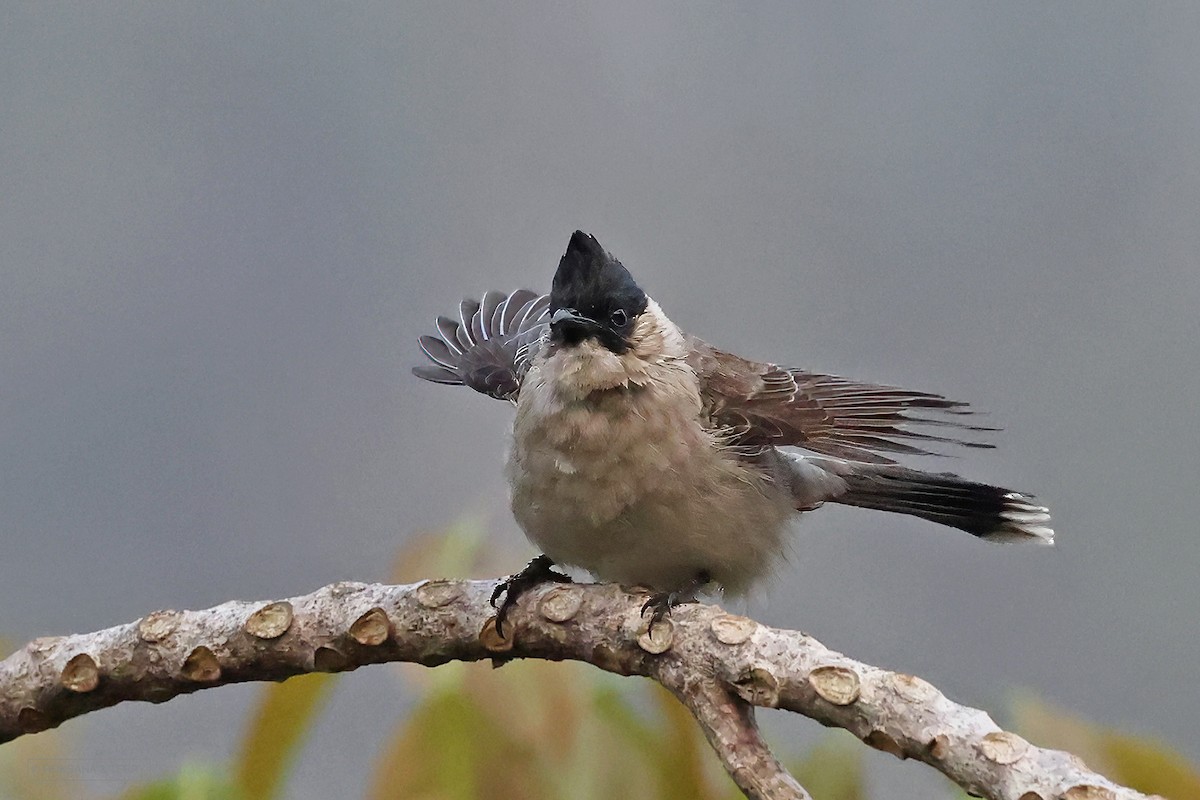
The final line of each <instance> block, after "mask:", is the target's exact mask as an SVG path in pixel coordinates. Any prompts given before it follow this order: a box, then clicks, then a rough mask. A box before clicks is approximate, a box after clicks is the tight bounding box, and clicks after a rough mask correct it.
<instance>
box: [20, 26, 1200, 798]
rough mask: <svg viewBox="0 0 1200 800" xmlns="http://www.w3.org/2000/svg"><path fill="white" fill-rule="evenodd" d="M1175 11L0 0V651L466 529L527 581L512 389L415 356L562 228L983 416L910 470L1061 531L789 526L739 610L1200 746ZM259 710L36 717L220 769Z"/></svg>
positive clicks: (841, 363)
mask: <svg viewBox="0 0 1200 800" xmlns="http://www.w3.org/2000/svg"><path fill="white" fill-rule="evenodd" d="M1198 40H1200V6H1197V5H1196V4H1191V3H1178V4H1173V5H1172V4H1168V3H1157V4H1153V5H1150V4H1146V5H1144V6H1143V5H1142V4H1123V3H1070V4H1067V3H1063V4H1055V5H1054V6H1053V7H1047V4H1043V3H1016V2H1013V3H1006V4H991V5H989V6H986V7H985V6H984V5H983V4H963V3H953V2H943V3H925V4H921V5H919V6H910V7H908V8H904V9H901V8H899V7H898V6H897V5H896V4H892V3H886V2H876V3H871V2H868V3H859V4H844V3H828V4H782V3H775V4H742V5H736V4H730V3H711V2H710V3H696V2H689V3H676V4H652V5H650V4H643V3H637V2H622V3H608V4H604V5H603V6H601V5H600V4H595V5H591V6H582V5H573V4H561V3H546V4H531V3H512V4H478V5H468V6H458V7H451V6H450V5H448V4H412V3H398V4H397V3H364V4H357V5H355V6H353V7H348V6H343V5H338V6H333V5H318V4H313V3H295V4H289V5H287V6H284V5H281V4H277V5H271V6H270V7H268V6H267V4H261V5H260V4H236V3H234V4H220V3H207V4H191V5H184V4H160V3H96V4H83V3H71V4H62V5H58V6H50V5H49V4H41V3H6V4H5V5H4V10H3V11H2V12H0V526H2V533H0V537H2V538H0V546H2V557H0V635H3V636H4V637H6V638H8V639H9V640H12V641H22V640H25V639H28V638H30V637H33V636H37V635H40V634H49V633H68V632H76V631H85V630H90V629H94V628H99V627H106V626H108V625H112V624H116V623H120V622H125V621H129V620H132V619H135V618H137V617H138V616H140V615H142V614H144V613H145V612H148V611H150V610H153V609H156V608H159V607H176V608H179V607H189V608H200V607H205V606H209V605H212V604H216V603H219V602H221V601H223V600H226V599H230V598H247V599H250V598H273V597H281V596H287V595H292V594H299V593H303V592H307V591H310V590H312V589H315V588H317V587H318V586H321V585H323V584H326V583H329V582H331V581H334V580H340V579H357V580H378V579H382V578H384V577H385V575H386V574H387V566H386V565H387V564H388V562H389V561H390V559H391V557H392V554H393V553H394V552H395V550H396V548H397V546H398V545H399V544H400V543H401V542H403V541H404V540H405V537H407V536H409V535H411V534H413V533H414V532H418V531H422V530H429V529H436V528H438V527H440V526H443V525H445V524H446V523H448V522H451V521H453V520H455V519H457V518H459V517H460V516H461V515H463V514H464V513H476V514H483V515H484V516H485V518H486V519H487V520H488V525H489V530H490V534H489V535H490V540H491V541H492V542H494V546H495V548H496V549H497V550H499V551H502V552H503V553H505V554H506V555H505V558H507V559H509V560H510V561H511V564H512V567H513V568H516V567H517V566H518V565H520V564H522V563H523V561H524V559H525V558H527V557H528V555H529V554H530V551H529V549H528V546H527V545H526V544H525V543H524V541H523V539H522V538H521V535H520V533H519V531H518V530H517V529H516V527H515V525H514V523H513V522H512V521H511V520H510V518H509V515H508V512H507V509H506V499H505V488H504V485H503V481H502V478H501V473H500V465H501V461H502V456H503V451H504V446H505V439H506V435H507V427H508V424H509V419H510V410H509V408H508V407H506V406H505V405H504V404H501V403H496V402H494V401H490V400H488V399H487V398H484V397H482V396H478V395H474V394H473V393H471V392H468V391H465V390H460V389H450V388H445V387H437V386H433V385H430V384H425V383H422V382H419V381H417V380H416V379H414V378H412V377H411V376H410V375H409V374H408V368H409V367H410V366H411V365H412V364H415V363H417V362H418V361H419V353H418V351H417V349H416V346H415V343H414V340H415V338H416V337H417V336H418V335H419V334H420V333H423V332H425V331H426V330H427V329H428V328H429V325H430V322H431V321H432V319H433V317H434V316H435V315H436V314H437V313H439V312H444V311H449V310H451V309H453V308H455V307H456V304H457V302H458V300H459V299H460V297H462V295H463V294H466V293H473V294H478V293H480V292H482V291H483V290H485V289H488V288H502V289H511V288H516V287H518V286H523V285H528V286H531V287H534V288H545V287H548V285H549V280H550V276H551V274H552V272H553V269H554V266H555V264H556V262H557V258H558V256H559V255H560V254H561V252H562V250H563V248H564V246H565V245H566V241H567V238H568V236H569V234H570V233H571V231H572V230H574V229H575V228H577V227H578V228H583V229H584V230H586V231H589V232H591V233H594V234H595V235H597V236H598V237H599V238H600V240H601V242H602V243H603V244H604V245H605V246H606V247H608V248H609V249H610V250H612V251H613V252H614V253H615V254H616V255H617V256H618V257H619V258H621V259H622V260H623V261H624V262H625V263H626V265H627V266H629V267H630V268H631V270H633V272H634V274H635V275H636V276H637V277H638V278H639V280H640V281H641V283H642V285H643V286H644V287H646V288H647V290H648V291H649V292H650V293H651V294H652V295H654V296H655V297H656V299H658V300H659V301H660V303H661V304H662V305H663V307H664V308H665V309H666V310H667V312H668V313H669V314H671V315H672V316H673V317H674V318H675V319H676V321H678V322H679V323H680V324H681V325H683V326H684V327H685V328H686V329H688V330H690V331H692V332H694V333H697V334H699V335H701V336H703V337H705V338H707V339H709V340H710V341H712V342H714V343H717V344H718V345H720V346H723V347H726V348H729V349H734V350H737V351H738V352H741V353H743V354H746V355H749V356H754V357H759V358H762V359H769V360H775V361H780V362H784V363H787V364H791V365H795V366H801V367H808V368H812V369H820V370H829V371H834V372H837V373H840V374H844V375H847V376H851V377H856V378H860V379H866V380H872V381H878V382H891V383H899V384H902V385H905V386H909V387H912V388H918V389H927V390H932V391H939V392H943V393H945V394H948V395H951V396H953V397H955V398H961V399H965V400H968V401H971V402H973V403H974V404H976V405H977V406H979V407H982V408H984V409H987V410H989V411H991V412H993V413H992V415H991V416H990V417H989V419H990V420H992V421H994V422H995V423H997V424H999V425H1002V426H1003V427H1004V428H1005V429H1006V430H1005V432H1004V433H1002V434H1000V437H999V439H998V443H999V444H1000V446H1001V447H1000V449H999V450H996V451H992V452H972V451H968V452H966V453H964V454H962V455H961V457H960V458H958V459H956V460H954V461H951V462H947V461H941V462H937V463H936V464H934V465H933V466H936V467H938V468H940V469H954V470H955V471H958V472H961V473H964V474H966V475H969V476H972V477H976V478H980V479H986V480H991V481H996V482H1001V483H1003V484H1005V485H1009V486H1012V487H1013V488H1018V489H1024V490H1028V491H1031V492H1034V493H1036V494H1037V495H1039V497H1041V498H1042V499H1043V500H1045V501H1046V502H1047V503H1048V504H1049V505H1050V506H1051V508H1052V510H1053V512H1054V514H1055V519H1056V523H1057V524H1056V528H1057V531H1058V537H1059V538H1058V540H1059V543H1060V544H1059V547H1058V548H1057V549H1055V550H1046V549H1039V548H1032V549H1028V548H1019V547H1001V546H987V545H984V544H981V543H979V542H977V541H975V540H973V539H971V538H970V537H968V536H965V535H961V534H956V533H953V532H948V531H946V530H945V529H940V528H938V527H936V526H934V525H931V524H928V523H922V522H920V521H915V520H908V519H901V518H895V517H890V516H883V515H877V514H874V513H872V512H866V511H854V510H842V509H825V510H822V511H821V512H819V513H817V514H812V515H809V516H807V517H806V518H805V520H804V522H803V523H802V524H801V525H800V526H799V527H798V530H797V535H796V548H795V557H794V558H793V559H792V562H791V564H790V565H789V566H788V567H786V568H785V569H783V570H781V572H780V574H779V576H778V577H777V578H776V579H775V580H774V581H772V582H771V584H770V585H768V586H766V587H764V589H763V590H762V591H761V592H759V593H758V594H757V595H755V596H754V597H753V598H751V599H750V600H749V602H748V603H746V604H744V605H743V606H742V607H743V608H744V609H745V610H748V611H750V612H751V613H753V614H755V615H756V616H758V617H759V618H761V619H763V620H764V621H767V622H770V623H772V624H776V625H782V626H787V627H796V628H803V629H804V630H806V631H809V632H811V633H813V634H814V635H816V636H817V637H818V638H820V639H821V640H823V641H824V642H826V643H827V644H829V645H830V646H832V647H835V648H837V649H841V650H844V651H846V652H848V653H851V654H853V655H855V656H856V657H859V658H862V659H864V660H868V661H871V662H874V663H878V664H881V665H885V666H889V667H892V668H895V669H901V670H905V671H910V672H915V673H918V674H921V675H923V676H925V677H926V678H928V679H930V680H932V681H933V682H935V683H936V684H938V685H939V686H940V687H941V688H943V689H944V690H945V691H946V692H947V693H948V694H950V695H951V696H952V697H954V698H955V699H958V700H960V701H964V702H968V703H972V704H982V705H985V706H988V707H990V708H995V709H997V711H998V712H999V711H1002V709H1003V707H1004V705H1005V702H1006V701H1007V699H1008V698H1009V697H1010V693H1011V692H1012V691H1013V690H1014V689H1017V688H1020V687H1024V688H1026V689H1028V690H1031V691H1032V692H1033V693H1035V694H1036V695H1038V696H1040V697H1042V698H1044V699H1046V700H1049V701H1051V702H1054V703H1057V704H1060V705H1062V706H1064V707H1067V708H1069V709H1071V710H1072V711H1073V712H1075V713H1078V714H1080V715H1082V716H1085V717H1087V718H1090V719H1093V720H1096V721H1100V722H1103V723H1108V724H1112V725H1117V726H1121V727H1122V728H1125V729H1127V730H1130V731H1132V732H1139V733H1148V734H1152V735H1155V736H1158V737H1161V738H1163V739H1166V740H1168V741H1170V742H1172V743H1173V744H1174V745H1175V746H1177V747H1179V748H1181V749H1182V750H1183V751H1184V752H1185V753H1187V754H1188V755H1189V756H1190V757H1192V758H1193V759H1200V740H1197V738H1196V737H1195V735H1194V734H1195V730H1196V728H1195V725H1196V723H1195V721H1196V719H1197V718H1200V692H1197V691H1196V690H1195V685H1194V670H1195V665H1196V663H1197V662H1198V661H1200V636H1198V635H1197V627H1198V619H1200V589H1198V583H1197V563H1198V560H1200V535H1197V522H1196V517H1197V515H1196V511H1195V496H1194V495H1195V492H1196V489H1197V487H1198V484H1200V481H1198V478H1200V448H1198V447H1197V439H1198V436H1197V434H1198V431H1200V424H1198V423H1197V421H1196V418H1195V416H1194V415H1193V409H1194V407H1195V398H1196V397H1197V395H1198V394H1200V369H1197V367H1200V357H1198V355H1197V344H1196V343H1197V339H1198V338H1200V323H1198V322H1197V314H1196V308H1197V305H1198V301H1200V258H1198V256H1197V253H1198V252H1200V224H1198V223H1200V146H1198V143H1200V49H1198V48H1197V46H1196V42H1197V41H1198ZM924 466H930V464H925V465H924ZM254 696H255V695H254V690H253V689H246V688H233V689H222V690H220V691H215V692H205V693H202V694H201V695H199V696H193V697H188V698H183V699H179V700H176V701H173V702H171V703H169V704H167V705H165V706H157V707H154V706H125V707H121V708H119V709H115V710H111V711H105V712H101V713H98V714H95V715H92V716H89V717H87V718H85V719H83V720H79V721H76V722H73V723H70V724H69V725H68V726H67V729H68V730H69V732H70V733H69V736H70V737H72V738H71V741H72V742H73V743H74V745H73V746H74V747H75V749H76V751H77V753H78V756H79V758H78V761H77V762H76V763H75V764H74V765H73V767H74V768H75V769H77V770H78V771H79V772H80V773H81V774H82V775H83V776H84V777H85V779H86V781H88V782H89V785H90V788H95V789H98V790H108V791H111V790H112V789H114V788H116V787H119V786H120V785H123V784H124V782H126V781H128V780H131V779H133V778H137V777H147V776H152V775H156V774H159V773H162V772H166V771H170V770H172V769H174V768H175V766H176V765H177V764H178V763H180V762H181V761H182V760H184V759H201V760H205V759H221V758H224V757H225V755H226V754H227V753H228V752H229V750H230V749H231V748H232V747H234V746H235V745H236V742H237V736H238V735H239V734H240V731H241V728H242V721H243V717H244V713H245V708H246V705H247V703H249V702H250V701H251V700H252V699H253V698H254ZM408 702H411V700H410V699H407V698H405V697H403V696H402V695H401V694H399V693H398V691H397V683H396V681H395V679H394V677H393V675H392V674H391V673H389V671H388V670H387V669H385V668H376V669H371V670H365V671H362V672H359V673H356V674H354V675H351V676H349V677H348V678H347V679H346V680H344V681H343V682H342V684H341V685H340V687H339V689H338V692H337V695H336V696H335V698H334V699H333V701H332V703H331V706H330V708H329V710H328V713H327V714H326V716H325V717H324V719H323V721H322V723H321V725H320V728H319V730H318V731H317V732H316V736H315V738H314V739H313V741H312V742H311V743H310V745H309V746H308V748H307V751H306V753H305V756H304V758H303V761H302V763H301V765H300V767H299V770H298V773H297V778H296V780H295V781H294V782H293V784H292V786H291V788H290V790H289V796H291V797H295V798H303V799H305V800H307V799H308V798H318V797H326V796H347V794H346V793H347V791H351V792H357V791H358V788H357V787H361V786H362V785H363V782H364V778H363V774H364V770H367V768H368V766H369V764H370V760H371V759H372V758H373V756H374V754H375V747H374V746H373V745H372V742H374V741H377V740H378V738H379V737H381V736H383V735H384V732H385V731H387V730H389V729H390V727H391V725H392V724H393V723H394V722H395V720H396V717H397V715H398V714H400V713H402V712H403V710H404V708H405V707H406V703H408ZM771 724H772V726H773V730H775V731H776V735H777V737H778V739H779V744H780V749H781V750H784V751H789V752H793V751H795V750H798V749H800V748H801V747H803V746H804V745H805V743H806V742H809V741H811V740H813V739H814V738H815V737H816V736H817V735H818V734H819V729H818V728H817V726H816V725H814V724H811V723H808V722H806V721H803V720H797V721H788V722H778V721H776V720H774V719H772V720H771ZM871 763H872V765H873V769H874V770H875V774H876V775H877V776H878V777H877V780H879V781H880V784H879V786H880V787H881V789H882V791H881V792H880V796H884V797H907V796H912V797H919V796H931V795H930V793H931V792H932V793H934V794H933V796H938V795H937V793H938V792H941V791H943V790H942V788H941V787H942V786H943V785H944V784H943V782H942V781H941V779H940V778H939V777H938V776H936V775H934V774H933V773H932V772H931V771H929V770H927V769H925V768H924V767H921V766H914V765H910V764H899V763H897V762H894V760H892V759H891V758H890V757H889V756H885V755H882V754H878V755H876V756H873V757H872V761H871ZM350 796H353V794H351V795H350Z"/></svg>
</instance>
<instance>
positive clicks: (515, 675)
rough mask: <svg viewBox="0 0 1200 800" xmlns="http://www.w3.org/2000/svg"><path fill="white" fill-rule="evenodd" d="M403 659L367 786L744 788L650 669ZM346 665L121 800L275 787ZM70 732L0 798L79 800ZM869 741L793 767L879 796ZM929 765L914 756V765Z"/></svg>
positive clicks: (1157, 776) (1070, 733)
mask: <svg viewBox="0 0 1200 800" xmlns="http://www.w3.org/2000/svg"><path fill="white" fill-rule="evenodd" d="M481 531H482V525H480V524H479V523H477V522H464V523H462V524H460V525H458V526H455V527H454V528H452V529H451V530H450V531H443V532H439V533H438V534H436V535H428V536H423V537H418V538H417V539H416V540H414V541H413V543H412V544H411V545H409V546H408V547H406V548H405V549H404V551H403V552H402V553H400V555H399V557H398V559H397V562H396V564H395V566H394V569H393V571H392V572H393V574H392V576H391V577H392V578H393V579H394V580H395V581H397V582H409V581H415V580H418V579H420V578H423V577H441V576H448V575H457V576H462V575H472V574H486V573H487V572H492V573H494V572H495V571H497V570H496V569H495V567H496V565H492V564H486V563H484V562H483V558H485V557H484V556H481V552H482V548H481V547H480V543H481V542H482V538H483V537H482V534H481ZM390 668H393V669H396V670H398V671H399V672H401V673H402V674H403V675H404V676H405V677H406V678H407V679H408V681H409V682H410V683H411V684H412V686H413V687H414V689H415V691H417V692H418V693H420V695H421V699H420V701H419V702H418V704H417V706H416V707H415V708H414V709H413V710H412V712H411V713H409V714H408V715H407V716H406V717H405V718H404V719H402V720H399V721H398V723H397V725H396V728H395V730H394V731H393V732H392V733H391V734H390V736H389V737H388V738H387V739H386V740H385V741H383V742H382V743H380V745H379V754H378V756H377V757H376V764H375V769H374V774H373V775H372V776H371V778H370V780H369V782H368V789H367V792H366V794H365V798H364V800H476V799H477V798H487V800H510V799H511V800H542V799H543V798H544V799H545V800H600V798H610V797H621V798H626V799H627V800H642V799H644V800H737V798H740V797H741V794H740V793H739V792H738V790H737V789H736V787H735V786H734V785H733V782H732V781H731V780H730V779H729V778H728V777H727V776H726V775H725V774H724V772H723V771H722V770H721V768H720V766H719V764H718V763H717V760H716V758H715V757H713V755H712V754H711V753H710V752H709V749H708V745H707V743H706V742H705V741H704V737H703V735H702V734H701V732H700V729H699V727H698V726H697V725H696V724H695V722H694V721H693V720H692V718H691V716H690V714H689V713H688V712H687V711H686V710H685V709H684V708H683V706H682V705H680V704H679V703H678V702H676V701H675V699H674V698H673V697H672V696H671V695H670V694H668V693H667V692H666V691H665V690H663V689H661V688H660V687H658V686H657V685H656V684H653V683H651V682H649V681H644V680H642V681H635V680H630V679H628V678H620V677H617V676H614V675H609V674H607V673H605V672H602V671H600V670H597V669H595V668H593V667H590V666H588V665H585V664H576V663H553V664H552V663H547V662H537V661H531V662H517V663H512V664H509V665H506V666H504V667H503V668H502V669H493V668H492V667H491V666H489V665H487V664H448V665H445V666H442V667H439V668H438V669H436V670H432V671H431V670H426V669H424V668H421V667H415V666H413V665H395V666H393V667H390ZM339 678H340V676H337V675H308V676H301V677H299V678H293V679H291V680H288V681H286V682H284V683H279V684H268V685H266V686H264V687H263V688H262V690H261V694H260V700H259V702H258V704H257V706H256V707H255V709H253V711H252V712H251V714H250V717H249V719H248V721H247V726H246V730H245V732H244V734H243V738H242V741H241V745H240V746H239V748H238V750H237V753H236V756H235V758H234V761H233V763H231V764H229V765H225V766H224V767H219V766H203V765H196V764H187V765H185V766H183V767H182V768H181V769H180V770H179V771H178V772H177V773H176V774H174V775H172V776H169V777H167V778H164V779H161V780H157V781H153V782H151V783H148V784H144V785H139V786H133V787H131V788H129V789H127V790H126V791H125V792H123V793H121V794H120V795H118V796H116V797H115V798H113V800H277V798H284V797H287V796H288V795H287V782H288V777H289V775H290V773H291V767H292V765H293V764H295V762H296V759H297V758H299V757H302V748H303V745H304V742H305V739H306V736H307V734H308V733H309V731H311V730H312V728H313V725H314V723H315V721H316V720H317V718H318V717H319V715H320V712H321V710H322V709H323V708H324V706H325V704H326V702H327V701H328V699H329V697H330V695H331V693H332V690H333V689H334V688H335V686H336V684H337V681H338V680H339ZM1013 711H1014V717H1015V723H1016V724H1015V728H1016V729H1017V730H1018V731H1020V732H1022V733H1023V734H1024V735H1026V736H1027V738H1029V739H1030V740H1032V741H1033V742H1035V743H1037V744H1039V745H1042V746H1045V747H1056V748H1060V749H1065V750H1069V751H1071V752H1073V753H1075V754H1077V755H1079V756H1080V757H1082V758H1083V759H1084V761H1086V762H1087V763H1088V764H1089V765H1090V766H1091V767H1092V768H1093V769H1096V770H1098V771H1099V772H1101V773H1103V774H1105V775H1107V776H1109V777H1110V778H1112V779H1113V780H1115V781H1117V782H1119V783H1123V784H1126V785H1130V786H1133V787H1135V788H1138V789H1140V790H1141V791H1143V792H1147V793H1156V794H1160V795H1162V796H1163V797H1166V798H1169V799H1170V800H1194V799H1195V798H1200V772H1198V771H1197V769H1196V768H1195V766H1193V765H1191V764H1189V763H1188V762H1187V761H1186V760H1185V759H1184V758H1183V757H1182V756H1181V755H1179V754H1178V753H1177V752H1175V751H1173V750H1172V749H1171V748H1169V747H1167V746H1166V745H1164V744H1163V743H1161V742H1157V741H1154V740H1151V739H1148V738H1141V737H1136V736H1130V735H1128V734H1122V733H1118V732H1116V731H1111V730H1107V729H1104V728H1101V727H1098V726H1094V725H1089V724H1087V723H1084V722H1081V721H1079V720H1077V719H1073V718H1071V717H1069V716H1068V715H1066V714H1064V713H1062V712H1060V711H1057V710H1054V709H1051V708H1049V707H1048V706H1045V705H1043V704H1041V703H1038V702H1037V701H1035V700H1032V699H1029V698H1020V699H1018V700H1017V701H1016V702H1015V703H1014V704H1013ZM66 741H67V740H66V739H64V737H63V735H62V734H61V732H59V731H48V732H46V733H42V734H38V735H36V736H27V737H23V738H21V739H18V740H16V741H14V742H11V743H9V744H7V745H5V746H3V747H0V800H80V798H81V794H80V792H79V789H80V787H81V786H82V785H83V782H82V781H81V780H80V778H79V776H77V775H73V774H72V771H71V765H72V763H73V762H72V760H71V758H70V757H69V750H70V747H69V745H68V744H66V743H65V742H66ZM866 752H867V750H866V748H864V747H863V746H862V745H861V744H860V743H858V742H856V741H854V740H853V739H852V737H850V736H849V735H847V734H844V733H841V732H833V733H831V734H829V735H828V736H827V737H826V738H825V739H824V740H823V741H822V742H821V743H819V744H818V745H817V746H816V747H814V748H813V749H812V750H811V751H810V752H809V753H808V754H806V755H805V756H803V757H800V758H792V759H790V760H789V759H788V758H787V754H786V753H784V754H782V755H783V756H784V758H785V761H787V763H788V766H789V768H790V769H791V770H792V772H793V774H794V775H795V776H796V777H797V779H798V780H799V781H800V782H801V784H802V785H804V786H805V787H806V788H807V789H808V790H809V791H810V792H811V794H812V796H813V797H814V798H816V800H867V797H868V794H867V791H866V786H865V781H864V775H863V772H864V768H863V756H864V753H866ZM917 768H920V767H914V769H917Z"/></svg>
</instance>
